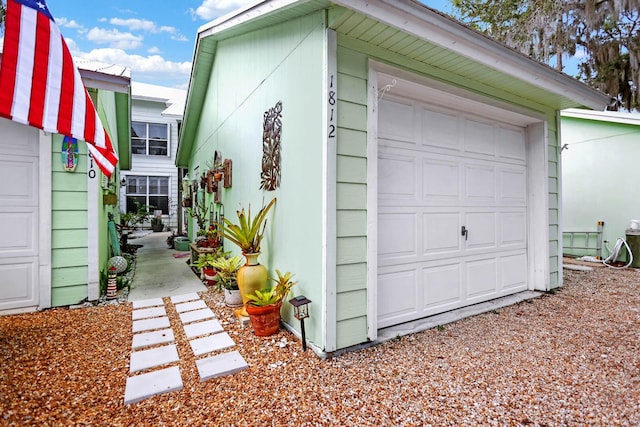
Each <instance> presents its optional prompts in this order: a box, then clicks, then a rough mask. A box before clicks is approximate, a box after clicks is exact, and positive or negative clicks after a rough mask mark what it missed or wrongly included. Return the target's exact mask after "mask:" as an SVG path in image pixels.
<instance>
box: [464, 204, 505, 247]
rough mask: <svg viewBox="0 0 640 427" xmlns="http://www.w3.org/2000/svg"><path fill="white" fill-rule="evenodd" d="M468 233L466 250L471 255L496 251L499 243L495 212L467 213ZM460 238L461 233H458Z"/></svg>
mask: <svg viewBox="0 0 640 427" xmlns="http://www.w3.org/2000/svg"><path fill="white" fill-rule="evenodd" d="M464 224H465V227H466V229H467V230H468V231H467V236H466V240H465V248H466V251H467V252H469V253H473V252H474V251H478V250H486V249H495V248H496V242H497V240H498V239H497V232H496V214H495V212H467V213H466V215H465V216H464ZM458 235H459V236H460V235H461V233H458Z"/></svg>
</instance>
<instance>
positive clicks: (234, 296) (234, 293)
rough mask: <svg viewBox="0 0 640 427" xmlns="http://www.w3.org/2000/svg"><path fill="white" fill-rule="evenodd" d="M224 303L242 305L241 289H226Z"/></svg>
mask: <svg viewBox="0 0 640 427" xmlns="http://www.w3.org/2000/svg"><path fill="white" fill-rule="evenodd" d="M224 303H225V304H226V305H227V307H242V295H240V289H227V288H225V289H224Z"/></svg>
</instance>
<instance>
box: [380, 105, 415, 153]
mask: <svg viewBox="0 0 640 427" xmlns="http://www.w3.org/2000/svg"><path fill="white" fill-rule="evenodd" d="M378 114H379V115H380V116H384V117H387V118H388V120H385V121H384V122H379V123H378V136H379V137H380V138H387V139H391V140H396V141H400V142H403V143H405V144H406V145H409V146H412V145H416V139H415V133H414V131H415V112H414V108H413V105H411V104H409V103H402V102H396V101H391V100H388V99H384V100H382V101H380V103H379V104H378Z"/></svg>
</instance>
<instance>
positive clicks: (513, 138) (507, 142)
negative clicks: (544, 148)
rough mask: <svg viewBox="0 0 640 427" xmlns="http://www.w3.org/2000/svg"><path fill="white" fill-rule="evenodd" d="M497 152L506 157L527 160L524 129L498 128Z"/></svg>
mask: <svg viewBox="0 0 640 427" xmlns="http://www.w3.org/2000/svg"><path fill="white" fill-rule="evenodd" d="M496 148H497V153H498V155H499V156H500V157H501V158H504V159H515V160H522V161H523V162H524V161H525V160H526V147H525V137H524V130H523V129H517V130H515V129H506V128H504V127H499V128H497V129H496Z"/></svg>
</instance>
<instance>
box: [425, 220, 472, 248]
mask: <svg viewBox="0 0 640 427" xmlns="http://www.w3.org/2000/svg"><path fill="white" fill-rule="evenodd" d="M460 227H461V217H460V214H459V213H458V212H438V213H425V214H423V215H422V229H423V230H424V236H423V239H422V241H423V255H427V256H428V255H446V254H448V255H451V254H452V253H459V252H460V250H461V249H462V248H461V242H460Z"/></svg>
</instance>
